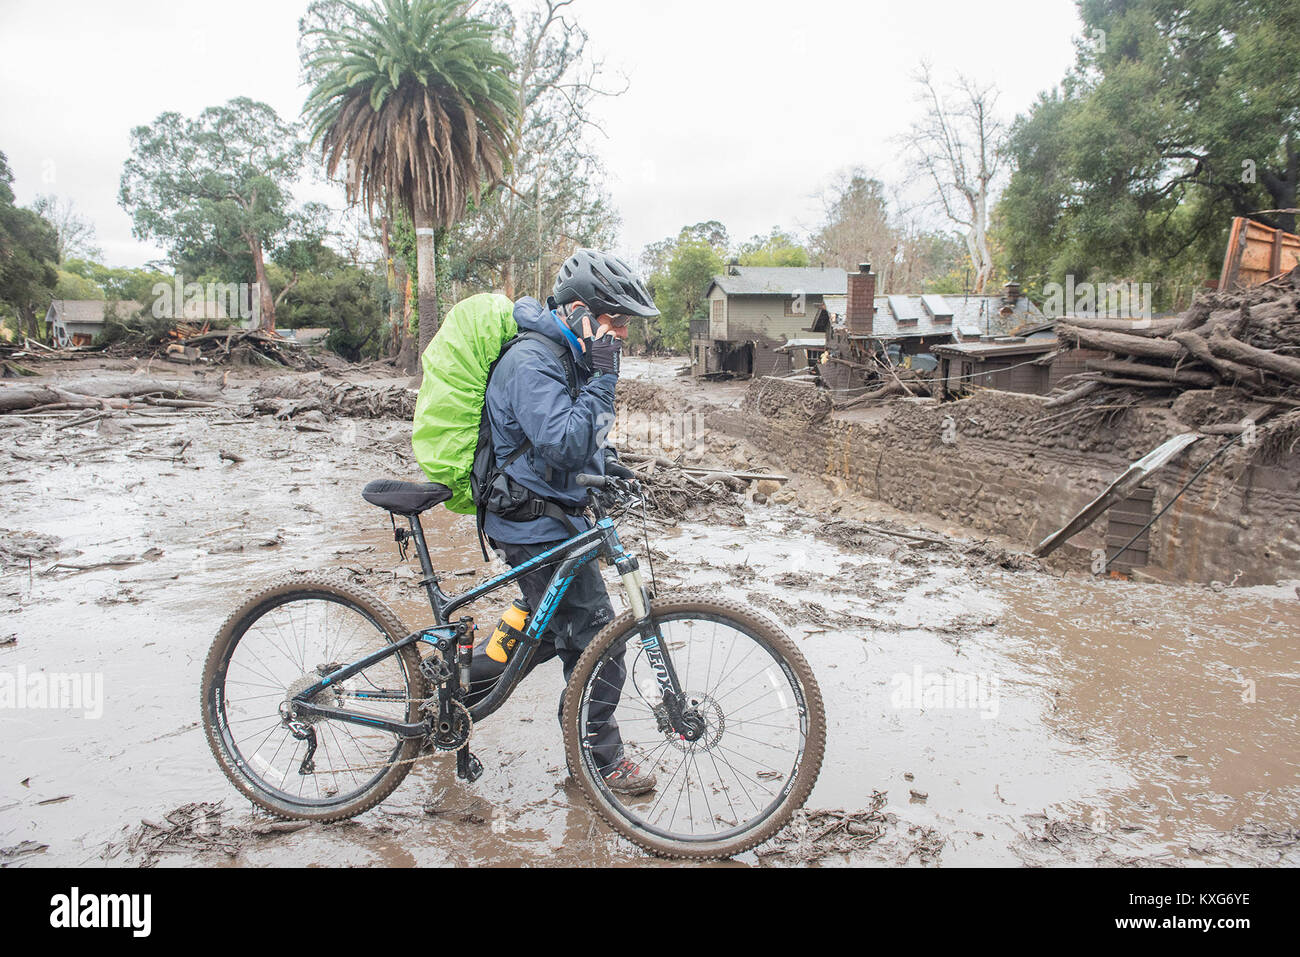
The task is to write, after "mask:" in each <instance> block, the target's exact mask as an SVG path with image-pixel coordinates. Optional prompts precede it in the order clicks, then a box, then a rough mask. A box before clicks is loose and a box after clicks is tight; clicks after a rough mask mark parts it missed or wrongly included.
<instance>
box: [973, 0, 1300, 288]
mask: <svg viewBox="0 0 1300 957" xmlns="http://www.w3.org/2000/svg"><path fill="white" fill-rule="evenodd" d="M1079 8H1080V14H1081V17H1082V20H1083V28H1084V29H1083V33H1084V38H1083V39H1082V40H1080V42H1079V55H1078V61H1077V63H1076V65H1075V67H1074V68H1073V69H1072V70H1071V72H1070V73H1069V74H1068V75H1067V76H1066V78H1065V80H1064V82H1063V84H1062V86H1061V88H1060V89H1059V90H1057V91H1054V92H1052V93H1050V94H1045V95H1043V96H1041V97H1040V98H1039V100H1038V101H1037V102H1036V103H1035V104H1034V106H1033V108H1032V109H1031V110H1030V111H1029V112H1028V114H1026V115H1024V116H1022V117H1020V118H1019V119H1018V120H1017V122H1016V123H1015V125H1014V127H1013V131H1012V136H1011V141H1010V144H1009V149H1010V155H1011V159H1012V160H1013V163H1014V165H1015V172H1014V174H1013V175H1012V177H1011V181H1010V183H1009V184H1008V186H1007V189H1006V191H1005V193H1004V195H1003V197H1002V200H1001V203H1000V206H999V211H998V213H999V217H998V218H999V220H1000V224H1001V227H1000V228H1001V229H1002V231H1003V239H1004V242H1005V245H1006V256H1007V262H1008V264H1009V267H1010V268H1011V269H1012V270H1014V271H1016V272H1018V273H1020V274H1021V275H1022V276H1023V278H1024V280H1025V281H1026V282H1027V283H1028V284H1030V285H1031V286H1032V285H1041V283H1043V282H1046V281H1056V282H1060V281H1063V278H1064V276H1065V275H1066V274H1074V275H1075V277H1076V279H1077V280H1078V281H1080V282H1082V281H1085V280H1090V281H1126V280H1128V281H1150V282H1153V284H1155V286H1156V291H1157V304H1158V305H1161V306H1164V307H1172V306H1175V305H1178V304H1179V300H1180V299H1182V298H1185V295H1186V293H1187V292H1188V291H1190V289H1191V288H1192V287H1193V286H1194V285H1195V284H1196V282H1197V280H1198V279H1203V278H1204V277H1205V276H1206V275H1213V274H1214V273H1215V272H1217V268H1218V264H1219V262H1220V261H1221V258H1222V255H1223V245H1224V242H1225V241H1226V236H1227V230H1228V227H1229V220H1230V219H1231V218H1232V217H1233V216H1251V217H1253V218H1255V219H1258V220H1259V221H1261V222H1263V223H1265V224H1267V225H1270V226H1278V227H1281V228H1283V229H1286V230H1288V231H1294V229H1295V223H1296V216H1295V213H1294V212H1287V211H1286V210H1294V209H1295V208H1296V206H1297V182H1298V181H1300V69H1297V68H1296V53H1295V30H1296V23H1297V20H1296V5H1295V2H1294V0H1177V2H1176V0H1129V2H1124V3H1119V2H1115V0H1083V2H1082V3H1080V7H1079ZM1270 210H1271V211H1270Z"/></svg>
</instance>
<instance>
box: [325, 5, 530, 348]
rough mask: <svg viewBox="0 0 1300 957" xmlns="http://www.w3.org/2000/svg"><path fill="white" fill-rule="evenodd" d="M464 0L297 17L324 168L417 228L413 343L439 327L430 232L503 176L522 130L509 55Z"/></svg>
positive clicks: (330, 9) (338, 8)
mask: <svg viewBox="0 0 1300 957" xmlns="http://www.w3.org/2000/svg"><path fill="white" fill-rule="evenodd" d="M463 10H464V3H463V2H462V0H378V2H376V3H374V4H372V5H368V6H362V5H360V4H357V3H352V2H340V3H337V4H329V5H326V6H325V7H323V8H318V9H317V11H316V16H315V17H312V18H309V19H304V21H303V24H302V50H303V69H304V73H305V75H306V78H307V81H308V83H309V84H310V85H311V87H312V89H311V94H310V96H309V98H308V100H307V103H306V106H305V108H304V112H305V114H306V116H307V119H308V122H309V124H310V127H311V135H312V142H313V144H315V145H319V146H320V148H321V151H322V155H323V158H324V162H325V168H326V171H327V173H328V175H330V176H335V175H336V174H338V173H339V172H340V170H342V172H343V179H344V182H345V184H346V186H347V190H348V196H349V199H350V200H352V201H360V202H363V203H364V204H365V205H366V207H367V208H369V209H370V210H372V211H374V210H383V209H386V208H388V205H389V204H390V203H392V204H396V205H399V206H400V207H401V208H402V209H403V210H404V211H405V212H406V213H407V214H408V215H409V216H410V218H411V222H412V224H413V225H414V227H415V232H416V247H417V261H418V262H417V264H418V279H419V300H420V306H419V308H420V319H419V323H420V343H419V345H420V350H421V352H423V350H424V348H425V347H426V346H427V345H428V343H429V341H430V340H431V339H432V338H433V336H434V334H435V333H436V332H437V325H438V308H437V295H438V282H437V271H436V269H437V267H436V242H435V232H436V230H437V229H438V228H439V227H442V228H447V227H450V226H452V225H453V224H454V223H455V222H456V221H457V219H458V218H459V217H460V216H461V215H462V214H463V213H464V212H465V209H466V206H467V205H468V203H469V202H470V201H471V200H473V199H475V198H477V197H478V196H480V195H481V194H482V192H483V191H484V189H485V187H491V186H493V185H494V184H496V183H498V182H499V181H500V180H501V178H502V176H503V174H504V172H505V167H506V163H507V161H508V158H509V156H510V154H511V142H512V140H513V139H514V138H515V137H516V136H517V135H518V111H519V104H518V99H517V90H516V87H515V84H514V82H513V81H512V80H511V69H512V65H511V62H510V59H509V57H507V56H506V55H505V54H504V53H502V52H501V51H500V50H498V49H497V48H496V47H495V46H494V45H493V39H494V34H495V30H494V28H493V26H492V25H491V24H489V23H487V22H485V21H483V20H479V19H475V18H473V17H470V16H467V15H466V14H465V13H464V12H463Z"/></svg>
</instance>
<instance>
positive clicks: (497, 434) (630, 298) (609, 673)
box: [474, 249, 659, 795]
mask: <svg viewBox="0 0 1300 957" xmlns="http://www.w3.org/2000/svg"><path fill="white" fill-rule="evenodd" d="M657 315H659V310H658V309H656V308H655V304H654V300H653V299H652V298H651V296H650V293H649V292H648V291H647V289H646V287H645V285H644V284H643V283H642V282H641V280H640V278H638V277H637V275H636V274H635V273H634V272H633V271H632V270H631V269H630V268H629V267H628V266H627V265H626V264H625V263H623V262H622V261H621V260H619V259H618V258H616V257H614V256H610V255H607V254H605V253H600V252H595V251H593V250H589V249H580V250H578V251H577V252H576V253H575V254H574V255H573V257H572V258H570V259H569V260H568V261H567V262H566V263H565V264H564V266H563V267H562V268H561V269H560V274H559V277H558V278H557V279H556V281H555V288H554V292H553V293H552V296H551V299H550V301H549V302H548V303H547V304H546V305H545V306H543V305H542V304H541V303H540V302H538V301H537V300H536V299H532V298H526V299H521V300H520V301H519V302H518V303H516V304H515V310H514V318H515V321H516V322H517V323H518V325H519V330H520V332H521V333H532V334H533V335H531V336H525V338H524V340H523V341H521V342H520V343H518V344H517V345H516V346H514V347H513V348H511V349H510V350H509V351H508V352H507V353H506V354H505V355H504V356H503V357H502V358H501V361H500V363H499V364H498V365H497V367H496V369H495V370H494V371H493V373H492V377H491V380H490V381H489V384H488V387H487V398H486V406H485V408H486V413H487V417H488V421H489V423H490V428H491V442H492V450H493V452H494V454H495V459H496V463H497V467H498V469H499V471H500V473H501V474H502V475H503V476H504V477H505V481H504V482H503V483H502V487H500V489H499V494H497V495H494V496H493V497H491V498H489V500H488V504H487V506H486V515H485V518H484V523H483V527H484V532H485V533H486V535H487V537H488V539H489V541H490V542H491V544H492V547H493V548H494V549H496V550H497V552H498V553H499V554H500V555H501V557H502V558H503V559H504V560H505V561H506V563H507V564H509V565H510V566H511V567H512V568H518V567H519V566H520V565H523V564H524V563H526V562H528V561H531V560H532V559H533V558H535V557H536V556H538V555H540V554H542V553H543V552H545V551H548V550H549V549H551V548H554V547H555V546H556V545H558V544H560V543H562V542H564V541H565V540H566V539H569V538H571V537H572V536H573V535H575V534H577V533H578V532H579V531H582V530H585V529H587V528H589V527H591V525H590V522H589V521H588V520H587V518H586V517H585V515H584V512H585V506H586V503H587V489H586V488H583V487H580V486H579V485H578V484H577V476H579V475H582V474H589V475H606V474H609V475H614V476H619V477H625V478H631V477H633V476H632V473H631V472H630V471H629V470H627V469H626V468H625V467H623V466H622V465H621V464H620V463H619V462H618V459H617V457H616V456H615V453H614V451H613V449H611V448H608V447H607V446H606V443H605V436H606V435H607V434H608V432H609V429H610V426H611V425H612V423H613V421H614V390H615V388H616V387H617V384H618V376H619V365H620V362H619V359H620V352H621V349H622V344H623V340H625V339H626V338H627V334H628V330H627V324H628V320H629V317H631V316H640V317H652V316H657ZM498 481H499V482H500V481H501V480H500V479H498ZM551 571H552V569H551V568H550V567H548V566H543V567H539V568H538V569H537V570H536V571H534V572H531V573H529V574H527V575H525V576H524V577H523V578H522V579H520V587H521V589H522V590H523V593H524V598H525V600H526V601H527V603H528V605H529V606H530V608H533V609H536V608H540V607H542V599H543V596H544V594H545V592H546V588H547V586H548V584H549V582H550V578H551ZM613 618H614V610H613V606H612V605H611V604H610V601H609V595H608V593H607V592H606V590H605V584H604V582H603V581H602V580H601V577H600V572H599V570H598V568H597V565H596V563H595V562H589V563H587V564H585V565H583V566H582V567H581V568H579V569H578V570H577V572H576V577H575V578H574V579H573V582H572V584H571V585H570V586H569V589H568V591H567V592H566V593H565V596H564V600H563V601H562V602H561V604H560V605H559V608H558V610H557V611H556V613H555V615H554V616H553V617H552V618H551V621H550V623H549V625H548V627H547V629H546V632H545V634H544V636H543V639H542V644H541V647H540V648H539V649H538V651H537V655H536V657H535V658H534V664H539V663H541V662H542V661H548V660H550V659H551V658H553V657H557V656H558V657H559V658H560V660H561V662H562V663H563V665H564V678H565V681H566V682H567V681H568V680H569V677H570V676H571V675H572V673H573V669H574V666H575V665H576V664H577V662H578V659H579V657H580V656H581V655H582V652H583V650H584V649H585V648H586V647H587V645H589V644H590V643H591V640H592V639H593V638H594V637H595V636H596V634H597V633H598V632H599V631H600V630H601V628H602V627H603V626H604V625H606V624H608V623H609V622H610V621H612V620H613ZM480 655H481V652H480ZM492 668H493V665H492V662H491V661H490V660H484V659H483V658H482V657H479V656H476V661H475V669H474V670H475V678H476V682H475V683H476V684H477V683H478V681H479V680H481V678H482V676H483V675H484V674H485V671H486V672H487V673H491V671H492ZM495 670H496V671H499V670H500V667H499V666H497V667H496V669H495ZM625 678H626V669H625V668H624V665H623V656H622V654H621V653H620V654H619V655H618V656H617V658H616V659H615V660H613V661H611V662H610V663H608V664H607V665H606V671H605V673H604V676H603V677H602V683H606V682H607V683H608V688H609V690H608V691H607V693H608V695H609V697H608V699H604V700H603V701H602V702H600V703H599V704H598V705H597V706H596V707H594V708H593V713H592V718H593V721H592V726H593V730H592V731H591V733H590V737H591V745H592V751H593V753H594V754H595V755H596V757H597V760H598V761H599V763H600V767H601V770H602V773H603V774H604V776H605V780H606V782H607V783H608V785H609V787H610V789H611V790H613V791H618V792H620V793H623V794H629V795H635V794H643V793H646V792H648V791H651V790H653V789H654V787H655V784H656V781H655V776H654V775H653V774H651V773H648V772H643V771H642V770H641V768H640V767H639V766H638V765H637V764H636V763H635V762H634V761H632V760H631V759H630V758H629V757H628V756H627V755H626V754H625V753H624V749H623V741H622V737H621V735H620V733H619V727H618V722H617V721H616V720H615V719H614V716H613V713H614V710H615V708H616V707H617V705H618V700H619V697H620V695H621V691H622V686H623V682H624V680H625ZM563 709H564V699H563V696H561V699H560V712H561V714H562V713H563ZM601 712H603V714H602V713H601Z"/></svg>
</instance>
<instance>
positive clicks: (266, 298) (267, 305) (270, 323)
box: [248, 239, 275, 332]
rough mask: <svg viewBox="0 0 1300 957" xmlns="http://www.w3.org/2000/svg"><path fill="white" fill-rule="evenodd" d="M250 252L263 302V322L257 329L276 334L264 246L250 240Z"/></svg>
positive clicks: (273, 306)
mask: <svg viewBox="0 0 1300 957" xmlns="http://www.w3.org/2000/svg"><path fill="white" fill-rule="evenodd" d="M248 250H249V252H251V253H252V254H253V269H254V270H255V272H256V275H257V291H258V295H259V296H260V301H261V309H262V315H261V322H259V323H258V325H257V328H258V329H261V330H262V331H264V332H275V298H274V297H273V296H272V295H271V284H270V283H269V282H267V281H266V262H265V260H264V259H263V258H262V244H261V243H259V242H258V241H257V240H256V239H249V240H248Z"/></svg>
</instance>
